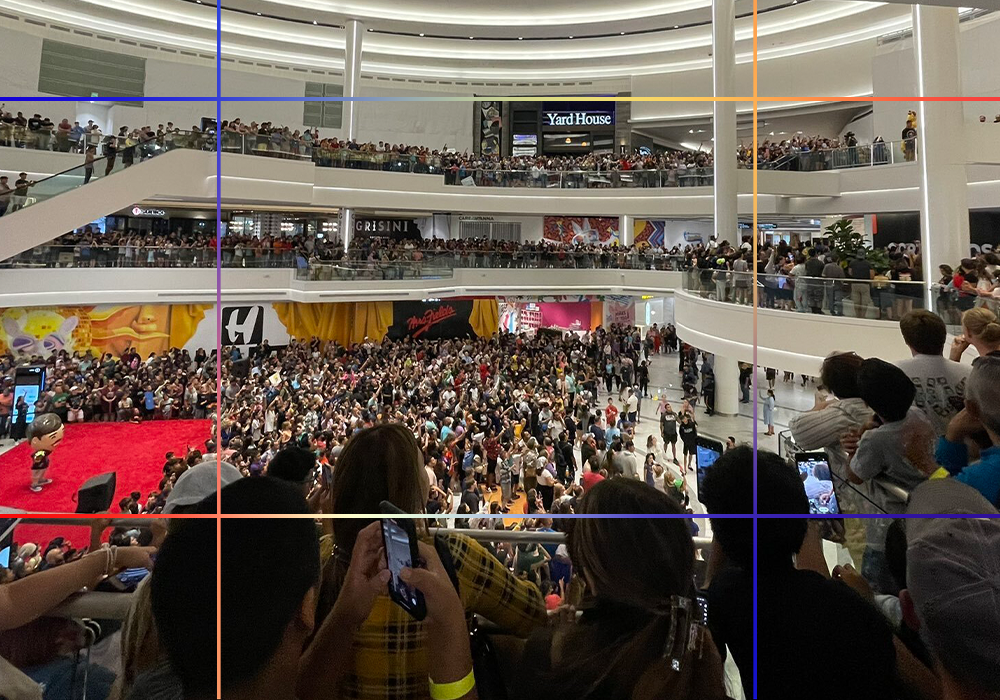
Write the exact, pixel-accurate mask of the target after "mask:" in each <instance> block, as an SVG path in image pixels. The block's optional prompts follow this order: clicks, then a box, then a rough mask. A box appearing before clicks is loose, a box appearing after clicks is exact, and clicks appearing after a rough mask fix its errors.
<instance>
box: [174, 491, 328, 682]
mask: <svg viewBox="0 0 1000 700" xmlns="http://www.w3.org/2000/svg"><path fill="white" fill-rule="evenodd" d="M221 496H222V498H221V505H222V512H223V513H247V514H258V513H259V514H265V513H283V514H291V515H305V514H308V513H309V508H308V506H307V505H306V501H305V498H303V496H302V494H301V492H300V490H299V489H297V488H296V487H295V486H294V485H292V484H289V483H287V482H284V481H281V480H279V479H275V478H273V477H261V478H259V479H241V480H239V481H237V482H235V483H233V484H231V485H229V486H227V487H225V488H223V489H222V492H221ZM214 500H215V499H214V498H212V499H209V501H206V504H208V503H209V502H211V506H212V508H213V509H214V507H215V503H214ZM207 522H209V523H213V521H207ZM211 527H212V530H213V532H214V530H215V525H214V523H213V524H212V525H211ZM222 541H223V542H224V543H225V546H224V547H223V548H222V569H221V570H220V572H219V573H220V576H221V579H222V587H223V588H222V600H223V608H222V691H223V695H225V693H226V692H227V690H228V691H235V690H241V691H243V692H244V693H246V694H248V695H250V694H253V696H254V697H258V696H259V695H260V692H263V690H264V689H263V688H261V690H260V692H258V693H253V691H254V689H255V688H258V687H260V686H259V685H258V684H260V683H261V681H262V680H266V679H267V678H268V674H275V675H277V676H278V677H279V679H280V680H283V682H286V683H287V682H289V681H288V679H289V678H292V679H294V676H295V673H296V670H297V668H298V662H299V658H300V656H301V654H302V649H303V647H304V645H305V643H306V640H307V639H308V638H309V636H310V635H311V634H312V631H313V628H314V625H315V619H314V616H315V611H316V596H317V590H318V586H319V578H320V561H319V540H318V536H317V533H316V525H315V523H314V522H313V521H312V519H310V518H226V519H224V520H223V521H222ZM277 552H280V553H281V554H280V557H278V558H276V557H275V554H276V553H277ZM211 555H212V563H213V565H214V562H215V550H214V547H213V549H212V552H211ZM159 565H160V562H159V561H157V567H159ZM211 578H212V584H213V586H212V587H213V588H214V577H211ZM184 590H185V589H184V588H183V587H179V588H177V589H175V590H174V591H172V593H173V595H174V596H176V597H177V598H179V599H181V600H182V601H183V600H184V599H185V598H186V597H187V596H186V595H177V592H178V591H184ZM214 599H215V596H214V592H213V600H214ZM213 646H214V645H213ZM214 656H215V654H214V649H213V654H212V657H213V658H214ZM212 680H213V686H214V674H213V676H212ZM271 680H272V681H273V680H274V679H273V678H272V679H271ZM292 682H293V683H294V681H292Z"/></svg>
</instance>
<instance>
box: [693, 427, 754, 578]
mask: <svg viewBox="0 0 1000 700" xmlns="http://www.w3.org/2000/svg"><path fill="white" fill-rule="evenodd" d="M698 496H699V499H700V500H701V502H702V504H703V505H704V506H705V508H706V509H707V510H708V512H709V514H710V515H727V514H738V513H753V450H752V449H751V448H750V447H747V446H745V445H744V446H741V447H735V448H733V449H731V450H729V452H726V453H725V454H724V455H722V456H721V457H719V459H717V460H716V461H715V464H713V465H712V468H711V469H709V470H708V473H706V474H705V480H704V481H703V482H702V484H701V489H700V490H699V492H698ZM712 532H713V533H714V534H715V539H716V541H717V542H718V543H719V544H720V545H721V546H722V551H724V552H725V553H726V555H727V556H728V557H729V558H730V559H732V560H733V561H734V562H736V563H737V564H738V565H739V566H741V567H743V569H744V570H745V571H753V520H752V519H750V518H712Z"/></svg>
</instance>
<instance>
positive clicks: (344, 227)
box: [340, 207, 354, 251]
mask: <svg viewBox="0 0 1000 700" xmlns="http://www.w3.org/2000/svg"><path fill="white" fill-rule="evenodd" d="M340 235H341V237H342V238H343V239H344V250H345V251H346V250H347V249H348V248H349V247H350V246H351V241H352V240H354V210H353V209H350V208H348V207H345V208H343V209H341V210H340Z"/></svg>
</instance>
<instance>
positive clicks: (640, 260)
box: [0, 242, 684, 279]
mask: <svg viewBox="0 0 1000 700" xmlns="http://www.w3.org/2000/svg"><path fill="white" fill-rule="evenodd" d="M332 252H333V251H331V250H325V251H323V252H321V253H320V257H321V258H322V257H325V256H327V254H332ZM221 253H222V266H223V267H235V268H240V267H242V268H258V267H261V268H267V267H275V268H302V269H305V268H308V267H316V266H321V265H328V266H329V265H332V266H334V267H336V266H339V265H343V266H346V267H348V268H350V269H357V270H361V269H371V270H379V269H382V268H387V269H395V268H396V266H411V267H412V268H413V269H418V270H421V271H423V270H426V271H427V272H428V274H430V275H432V276H433V275H439V274H443V273H440V272H439V270H446V271H449V272H448V273H447V274H448V275H449V276H450V275H451V272H450V271H451V270H453V269H455V268H484V269H491V268H493V269H538V268H542V269H622V270H661V271H670V270H681V269H683V266H684V257H683V256H680V255H669V254H667V253H661V252H654V251H653V250H652V249H648V250H646V251H628V252H618V251H617V250H616V249H615V248H606V249H603V250H600V251H589V250H588V251H582V250H581V251H577V250H549V251H536V250H522V251H503V252H501V251H488V250H467V251H461V252H454V251H441V250H423V251H420V252H419V256H418V255H417V252H416V251H406V252H404V253H403V254H402V257H397V258H395V259H392V260H367V259H364V258H362V257H360V256H361V255H362V254H361V253H360V251H357V250H352V251H351V252H350V253H349V254H348V258H347V259H346V260H338V261H332V262H324V261H322V260H319V261H317V260H316V259H315V258H313V259H312V260H311V261H307V260H306V258H305V257H304V256H302V255H301V254H300V252H299V251H298V250H293V249H284V250H271V249H267V250H262V249H260V248H252V247H240V248H236V247H231V246H225V247H223V248H222V251H221ZM418 257H419V259H415V258H418ZM215 261H216V249H215V248H214V247H208V246H143V245H107V244H102V243H100V242H87V243H82V242H81V243H59V244H52V245H42V246H36V247H35V248H32V249H31V250H26V251H24V252H22V253H19V254H18V255H15V256H14V257H12V258H8V259H7V260H4V261H2V262H0V267H6V268H50V267H51V268H68V267H143V268H146V267H215ZM407 269H409V267H407ZM303 274H305V273H303ZM320 274H321V273H315V275H316V276H314V278H315V279H337V278H339V277H344V276H343V275H340V276H339V277H338V276H337V275H334V274H332V273H331V276H330V277H326V278H322V277H319V276H318V275H320ZM322 274H324V275H325V274H327V273H325V272H324V273H322ZM387 274H389V275H392V274H395V273H394V272H390V273H387ZM416 276H417V277H421V276H424V275H423V272H421V273H420V274H418V275H416ZM356 277H357V275H355V278H356ZM344 278H347V279H350V278H351V277H349V276H348V277H344ZM385 279H393V277H385Z"/></svg>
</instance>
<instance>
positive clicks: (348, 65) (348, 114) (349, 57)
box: [343, 19, 365, 140]
mask: <svg viewBox="0 0 1000 700" xmlns="http://www.w3.org/2000/svg"><path fill="white" fill-rule="evenodd" d="M344 33H345V38H346V44H345V46H344V97H356V96H357V94H358V82H359V80H360V78H361V44H362V43H363V42H362V37H363V36H364V33H365V25H364V23H362V22H359V21H358V20H356V19H349V20H347V23H346V24H345V25H344ZM354 104H355V103H354V101H353V100H345V101H344V119H343V123H344V138H346V139H349V140H350V139H353V138H354V137H355V135H356V134H357V127H356V125H355V121H354V117H355V114H357V111H356V110H355V107H354Z"/></svg>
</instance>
